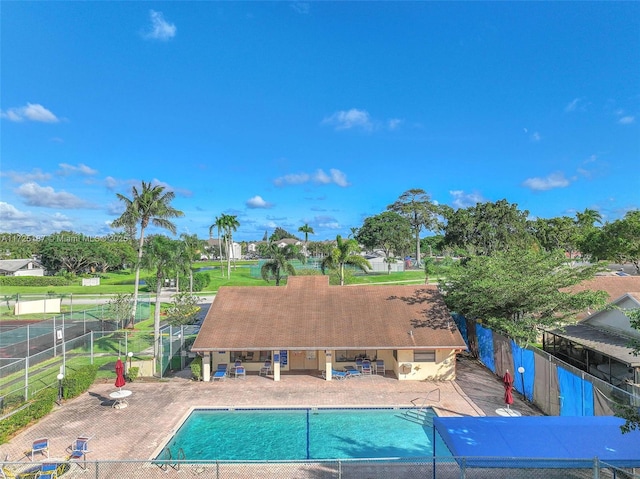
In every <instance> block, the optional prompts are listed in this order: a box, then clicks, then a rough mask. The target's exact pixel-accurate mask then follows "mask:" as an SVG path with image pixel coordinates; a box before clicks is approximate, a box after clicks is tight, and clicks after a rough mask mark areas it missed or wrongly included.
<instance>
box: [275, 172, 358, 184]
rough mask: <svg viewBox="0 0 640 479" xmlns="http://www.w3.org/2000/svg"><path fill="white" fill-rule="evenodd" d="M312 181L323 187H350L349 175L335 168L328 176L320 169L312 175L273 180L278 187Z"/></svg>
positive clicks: (296, 175)
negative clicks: (331, 185) (332, 185)
mask: <svg viewBox="0 0 640 479" xmlns="http://www.w3.org/2000/svg"><path fill="white" fill-rule="evenodd" d="M310 181H313V182H314V183H319V184H321V185H330V184H335V185H338V186H341V187H343V188H344V187H346V186H349V184H350V183H349V182H348V181H347V175H346V174H345V173H343V172H342V171H340V170H337V169H335V168H331V169H330V170H329V173H328V174H327V173H325V171H324V170H322V169H320V168H319V169H317V170H316V172H315V173H313V174H312V175H310V174H309V173H295V174H291V175H285V176H280V177H278V178H276V179H275V180H273V184H274V185H276V186H285V185H302V184H304V183H308V182H310Z"/></svg>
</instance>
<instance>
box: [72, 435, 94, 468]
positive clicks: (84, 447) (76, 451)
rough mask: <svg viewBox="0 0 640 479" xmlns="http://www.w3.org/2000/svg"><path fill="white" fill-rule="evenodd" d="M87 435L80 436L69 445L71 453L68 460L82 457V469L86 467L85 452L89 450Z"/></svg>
mask: <svg viewBox="0 0 640 479" xmlns="http://www.w3.org/2000/svg"><path fill="white" fill-rule="evenodd" d="M89 439H91V438H90V437H89V436H80V437H78V438H77V439H76V440H75V441H73V444H72V445H71V454H70V455H69V460H76V461H77V460H78V459H82V460H83V461H84V467H83V469H86V468H87V453H88V452H91V451H89Z"/></svg>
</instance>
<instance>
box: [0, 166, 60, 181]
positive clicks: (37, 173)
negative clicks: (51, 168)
mask: <svg viewBox="0 0 640 479" xmlns="http://www.w3.org/2000/svg"><path fill="white" fill-rule="evenodd" d="M0 176H4V177H7V178H10V179H11V181H13V182H14V183H26V182H28V181H48V180H50V179H51V174H49V173H43V171H42V170H41V169H40V168H34V169H33V170H32V171H31V173H25V172H22V171H13V170H9V171H0Z"/></svg>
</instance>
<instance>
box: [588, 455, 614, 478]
mask: <svg viewBox="0 0 640 479" xmlns="http://www.w3.org/2000/svg"><path fill="white" fill-rule="evenodd" d="M614 474H615V472H614ZM614 477H615V476H614ZM599 478H600V461H599V460H598V457H597V456H596V457H594V458H593V479H599Z"/></svg>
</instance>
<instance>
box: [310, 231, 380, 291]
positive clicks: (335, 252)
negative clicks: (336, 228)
mask: <svg viewBox="0 0 640 479" xmlns="http://www.w3.org/2000/svg"><path fill="white" fill-rule="evenodd" d="M345 265H351V266H355V267H356V268H359V269H361V270H362V271H364V272H367V271H368V269H371V263H369V262H368V261H367V260H366V258H365V257H364V256H360V246H359V245H358V242H357V241H356V240H355V239H348V240H346V241H345V240H343V239H342V237H341V236H340V235H338V236H336V246H335V248H333V249H332V250H331V253H329V254H328V255H327V256H325V257H324V258H323V259H322V262H321V263H320V268H321V269H322V274H325V271H326V269H327V268H329V269H335V270H336V271H337V272H338V276H339V278H340V286H344V267H345Z"/></svg>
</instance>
